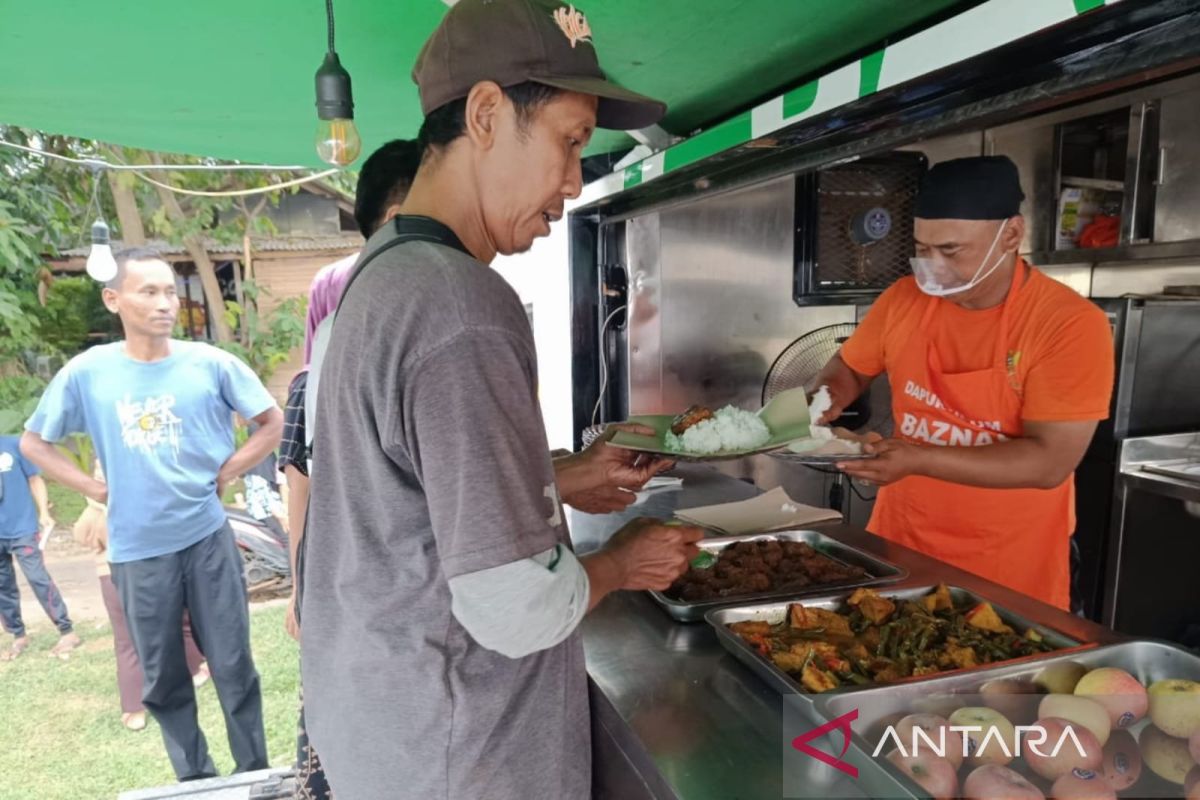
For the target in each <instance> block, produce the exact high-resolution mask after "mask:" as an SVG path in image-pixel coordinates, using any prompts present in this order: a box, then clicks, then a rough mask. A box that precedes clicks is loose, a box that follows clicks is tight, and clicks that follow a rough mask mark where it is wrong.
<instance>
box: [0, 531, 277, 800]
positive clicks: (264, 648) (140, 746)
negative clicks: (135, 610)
mask: <svg viewBox="0 0 1200 800" xmlns="http://www.w3.org/2000/svg"><path fill="white" fill-rule="evenodd" d="M60 512H61V509H60ZM59 519H60V520H61V519H62V517H59ZM283 615H284V608H283V606H282V605H275V606H273V607H270V608H262V609H257V610H253V611H252V625H251V636H252V638H253V643H254V658H255V661H256V662H257V665H258V671H259V674H260V675H261V676H262V690H263V707H264V708H263V715H264V723H265V726H266V732H267V752H268V753H269V754H270V759H271V765H272V766H287V765H288V764H291V763H292V761H293V759H294V757H295V749H296V710H297V705H296V690H297V674H298V671H299V655H298V648H297V645H296V643H295V642H294V641H292V640H291V639H290V638H288V635H287V633H286V632H285V631H284V629H283ZM77 633H79V635H80V636H81V637H83V640H84V646H83V647H82V648H80V649H79V650H76V651H75V653H74V654H73V655H72V657H71V659H70V660H69V661H65V662H63V661H59V660H57V659H53V658H50V657H49V656H48V655H47V651H48V650H49V649H50V647H51V646H52V645H53V644H54V642H55V641H56V639H57V636H56V634H55V632H54V631H53V630H51V629H43V630H42V631H41V632H40V633H37V634H34V635H33V636H32V647H31V648H30V649H29V650H27V651H25V653H24V655H22V656H21V657H20V658H19V659H17V660H16V661H15V662H13V663H11V664H4V663H0V753H2V754H3V759H2V760H3V762H4V764H5V765H6V768H5V769H4V770H3V773H4V774H3V776H2V777H0V800H28V799H29V798H38V800H76V798H78V800H85V799H86V800H96V798H115V797H116V796H117V794H118V793H119V792H121V791H124V790H126V789H135V788H144V787H148V786H158V785H161V784H166V783H173V782H174V780H175V777H174V773H173V772H172V771H171V766H170V764H169V762H168V761H167V756H166V751H165V750H164V749H163V743H162V736H161V735H160V733H159V730H158V726H157V725H156V724H155V723H154V721H153V720H149V724H148V725H147V726H146V729H145V730H144V731H141V732H140V733H132V732H130V731H127V730H125V728H124V727H122V725H121V707H120V703H119V701H118V699H117V679H116V666H115V662H114V659H113V649H112V647H113V644H112V634H111V631H110V630H109V628H108V625H107V623H104V626H103V628H100V629H98V628H97V627H96V625H95V624H93V623H90V622H89V623H84V624H82V625H80V626H79V628H78V629H77ZM4 638H5V642H4V644H5V646H7V638H8V637H7V635H5V636H4ZM199 703H200V725H201V727H202V728H203V729H204V733H205V735H206V736H207V738H208V745H209V749H210V751H211V753H212V757H213V761H214V762H215V763H216V765H217V769H218V770H219V771H220V772H221V774H222V775H227V774H229V773H230V772H231V771H232V769H233V760H232V758H231V757H230V755H229V745H228V743H227V740H226V738H225V723H224V720H223V718H222V716H221V706H220V703H219V702H218V701H217V694H216V690H215V689H214V688H213V685H212V681H209V682H208V683H207V684H205V686H204V687H203V688H202V689H200V691H199Z"/></svg>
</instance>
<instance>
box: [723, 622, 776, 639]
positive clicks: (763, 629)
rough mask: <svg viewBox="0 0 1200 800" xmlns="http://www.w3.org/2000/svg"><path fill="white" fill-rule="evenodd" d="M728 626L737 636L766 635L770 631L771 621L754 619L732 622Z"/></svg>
mask: <svg viewBox="0 0 1200 800" xmlns="http://www.w3.org/2000/svg"><path fill="white" fill-rule="evenodd" d="M729 628H730V629H731V630H732V631H733V632H734V633H736V634H737V635H738V636H767V635H769V634H770V633H771V623H769V622H764V621H762V620H754V619H751V620H746V621H745V622H734V623H732V624H731V625H730V626H729Z"/></svg>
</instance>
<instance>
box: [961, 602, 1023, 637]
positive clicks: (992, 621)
mask: <svg viewBox="0 0 1200 800" xmlns="http://www.w3.org/2000/svg"><path fill="white" fill-rule="evenodd" d="M965 617H966V620H967V624H968V625H970V626H971V627H972V628H978V629H979V630H981V631H991V632H992V633H1012V632H1013V629H1012V628H1010V627H1008V626H1007V625H1005V624H1004V620H1002V619H1000V615H999V614H997V613H996V609H994V608H992V604H991V603H987V602H984V603H980V604H979V605H977V606H975V607H974V608H972V609H971V610H970V611H968V612H967V613H966V615H965Z"/></svg>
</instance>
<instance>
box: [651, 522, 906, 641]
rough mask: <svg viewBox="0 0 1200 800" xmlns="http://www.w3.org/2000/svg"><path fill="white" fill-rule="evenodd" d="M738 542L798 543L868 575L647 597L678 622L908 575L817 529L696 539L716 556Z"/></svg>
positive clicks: (697, 620)
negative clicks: (701, 596)
mask: <svg viewBox="0 0 1200 800" xmlns="http://www.w3.org/2000/svg"><path fill="white" fill-rule="evenodd" d="M738 542H802V543H804V544H807V545H809V546H810V547H812V548H813V549H814V550H816V551H817V552H818V553H821V554H822V555H825V556H828V557H829V558H831V559H833V560H834V561H839V562H841V563H843V564H848V565H850V566H853V567H861V568H862V569H863V570H865V571H866V573H867V576H868V577H866V578H863V579H862V580H856V581H848V582H843V583H821V584H814V585H813V586H812V587H810V588H808V589H800V590H797V589H791V590H788V591H785V592H758V593H753V594H743V595H739V596H737V597H730V598H728V599H725V598H722V599H718V600H705V601H702V602H687V601H684V600H675V599H673V598H670V597H667V595H666V594H665V593H663V592H650V596H651V597H653V598H654V602H656V603H658V604H659V605H660V606H662V607H663V609H664V610H665V611H666V612H667V613H668V614H670V615H671V617H672V618H673V619H677V620H679V621H680V622H699V621H700V620H702V619H704V615H705V614H706V613H708V612H709V611H711V610H712V609H714V608H720V607H721V606H728V605H744V604H746V603H759V602H763V601H766V600H771V599H774V598H778V597H790V598H793V599H795V598H801V597H810V596H817V595H822V594H828V593H829V592H830V591H833V590H835V589H836V590H839V591H843V590H846V589H853V588H856V587H859V586H881V585H883V584H888V583H896V582H897V581H902V580H904V579H905V578H907V577H908V570H906V569H904V568H902V567H898V566H896V565H895V564H893V563H891V562H890V561H885V560H883V559H881V558H876V557H875V556H872V555H870V554H868V553H865V552H863V551H862V550H859V549H857V548H854V547H850V546H849V545H846V544H843V543H842V542H839V541H838V540H837V539H832V538H830V537H828V536H826V535H825V534H823V533H821V532H819V531H775V532H772V533H760V534H747V535H742V536H719V537H715V538H712V539H705V540H704V541H702V542H699V543H698V546H699V548H700V549H701V550H704V551H706V552H708V553H712V554H713V555H718V554H720V553H721V552H723V551H724V550H725V549H726V548H728V547H730V546H731V545H734V544H737V543H738Z"/></svg>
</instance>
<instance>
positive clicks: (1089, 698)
mask: <svg viewBox="0 0 1200 800" xmlns="http://www.w3.org/2000/svg"><path fill="white" fill-rule="evenodd" d="M964 699H966V702H970V703H976V704H975V705H970V706H966V707H960V706H961V703H962V701H963V700H964ZM942 701H945V703H944V706H945V707H944V708H938V707H937V706H936V704H937V703H939V702H942ZM927 702H928V703H929V705H928V706H927V707H926V710H924V711H922V712H921V713H911V714H908V715H907V716H904V717H902V718H901V719H899V720H898V721H895V722H893V724H892V725H891V728H890V730H891V731H892V732H893V733H894V737H893V736H887V735H885V736H884V737H882V740H883V741H887V740H888V739H889V738H892V739H893V740H894V741H898V742H900V743H901V744H900V746H898V747H896V748H895V749H893V750H892V751H891V752H890V754H889V755H888V756H887V757H888V760H890V761H891V762H892V763H893V764H894V765H895V766H896V767H897V768H898V769H900V771H902V772H904V773H905V774H907V775H908V776H909V777H910V778H912V779H913V780H914V781H916V782H917V783H918V784H919V785H920V786H921V787H922V788H924V789H925V790H926V791H927V792H929V794H930V795H932V796H933V797H935V798H957V797H966V798H977V799H978V800H985V799H986V800H991V799H992V798H1007V799H1012V800H1025V799H1026V798H1029V799H1032V800H1037V799H1038V798H1045V797H1047V796H1050V797H1054V798H1095V799H1097V800H1098V799H1100V798H1104V799H1106V800H1108V799H1111V800H1115V798H1116V797H1117V796H1118V795H1117V793H1118V792H1121V793H1122V795H1123V796H1135V797H1142V796H1145V795H1144V794H1141V793H1139V791H1137V790H1134V785H1135V784H1137V783H1138V781H1139V779H1140V778H1141V777H1142V774H1143V770H1144V769H1145V770H1148V771H1149V772H1151V773H1153V774H1155V775H1157V776H1158V777H1160V778H1162V779H1164V780H1166V781H1168V782H1170V783H1172V784H1175V785H1178V786H1180V787H1181V793H1180V794H1178V795H1175V796H1178V797H1186V798H1187V800H1200V682H1196V681H1191V680H1159V681H1155V682H1153V683H1151V684H1150V685H1149V687H1146V686H1144V685H1143V684H1142V683H1141V682H1140V681H1139V680H1138V679H1137V678H1135V677H1134V676H1133V675H1131V674H1130V673H1128V672H1126V671H1124V670H1121V669H1115V668H1111V667H1103V668H1100V669H1095V670H1090V671H1089V670H1088V668H1087V667H1084V666H1082V665H1080V664H1077V663H1074V662H1060V663H1056V664H1052V665H1049V666H1047V667H1046V668H1045V669H1044V670H1043V671H1042V672H1041V673H1040V674H1038V675H1037V676H1036V677H1035V678H1034V679H1033V680H1022V679H1001V680H995V681H992V682H990V683H988V684H985V685H984V686H982V687H981V688H980V690H979V694H978V695H974V696H967V698H963V697H962V696H959V697H958V699H957V701H954V700H953V699H952V698H951V697H947V698H942V699H941V700H937V699H933V700H927ZM951 707H953V708H954V710H953V711H951V710H950V708H951ZM938 710H940V711H943V712H945V713H946V714H947V715H946V716H943V715H942V714H940V713H934V711H938ZM893 719H894V718H893ZM952 726H958V727H976V728H979V729H980V731H979V732H970V733H965V732H963V731H952V730H951V727H952ZM1024 726H1030V727H1031V728H1033V729H1034V730H1032V731H1031V730H1030V729H1029V728H1027V727H1024ZM1068 728H1069V729H1070V731H1069V733H1070V734H1072V735H1073V737H1072V738H1065V737H1066V735H1067V733H1068V730H1067V729H1068ZM914 729H920V731H922V732H923V734H924V735H918V736H917V738H916V739H914V733H913V730H914ZM1040 731H1045V733H1046V738H1045V740H1044V742H1045V743H1044V744H1041V745H1040V746H1034V747H1031V746H1030V742H1031V741H1033V742H1036V741H1037V740H1038V739H1039V738H1040ZM1135 732H1136V736H1135ZM927 741H932V742H935V743H940V742H945V744H946V747H945V752H944V755H943V756H939V755H937V753H936V749H940V748H931V747H927V746H926V744H925V743H926V742H927ZM1060 741H1062V742H1064V746H1062V747H1060V748H1057V752H1055V749H1056V748H1055V744H1056V743H1058V742H1060ZM914 742H917V743H918V744H919V746H918V747H917V749H916V750H915V751H914V749H913V747H912V743H914ZM1002 742H1003V743H1004V744H1002ZM964 744H965V748H964ZM1017 754H1019V757H1018V755H1017ZM960 775H961V776H964V780H963V781H962V782H961V784H960V780H959V779H960ZM1047 790H1048V792H1047ZM1126 790H1130V791H1126ZM1157 796H1163V795H1161V794H1160V795H1157Z"/></svg>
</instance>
